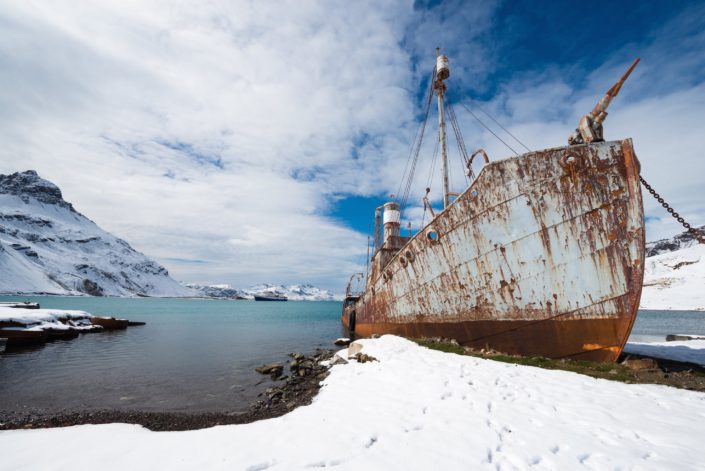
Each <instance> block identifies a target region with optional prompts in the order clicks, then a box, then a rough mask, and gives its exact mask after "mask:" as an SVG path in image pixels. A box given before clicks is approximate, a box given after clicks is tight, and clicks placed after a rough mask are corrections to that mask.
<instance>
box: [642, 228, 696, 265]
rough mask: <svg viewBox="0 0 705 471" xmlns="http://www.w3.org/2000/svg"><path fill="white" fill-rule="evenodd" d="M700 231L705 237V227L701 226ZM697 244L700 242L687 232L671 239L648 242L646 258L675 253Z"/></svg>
mask: <svg viewBox="0 0 705 471" xmlns="http://www.w3.org/2000/svg"><path fill="white" fill-rule="evenodd" d="M698 230H699V231H700V233H702V234H703V235H705V226H700V228H698ZM697 244H698V241H697V240H695V237H693V234H692V233H690V232H687V231H686V232H681V233H680V234H678V235H676V236H674V237H672V238H670V239H660V240H656V241H653V242H647V243H646V256H647V257H653V256H654V255H661V254H663V253H667V252H675V251H676V250H680V249H685V248H688V247H692V246H694V245H697Z"/></svg>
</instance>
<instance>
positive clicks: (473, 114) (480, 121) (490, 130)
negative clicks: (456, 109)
mask: <svg viewBox="0 0 705 471" xmlns="http://www.w3.org/2000/svg"><path fill="white" fill-rule="evenodd" d="M461 105H462V106H463V108H465V111H467V112H468V113H470V114H471V115H472V117H473V118H475V119H476V120H477V122H478V123H480V124H481V125H482V127H484V128H485V129H487V130H488V131H489V132H490V134H492V135H493V136H494V137H496V138H497V139H498V140H499V142H501V143H502V144H504V145H505V146H507V148H508V149H509V150H511V151H512V152H514V154H515V155H519V152H517V151H515V150H514V149H513V148H512V146H510V145H509V144H507V143H506V142H504V140H503V139H502V138H501V137H499V136H498V135H497V134H495V132H494V131H493V130H492V129H490V128H489V127H488V126H487V125H486V124H485V123H484V122H482V120H481V119H480V118H478V116H477V115H476V114H475V113H473V112H472V110H471V109H470V108H468V107H467V105H465V103H461Z"/></svg>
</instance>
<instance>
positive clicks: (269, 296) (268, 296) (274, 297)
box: [255, 291, 289, 301]
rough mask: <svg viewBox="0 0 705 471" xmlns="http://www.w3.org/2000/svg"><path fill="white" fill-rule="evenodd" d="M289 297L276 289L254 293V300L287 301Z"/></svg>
mask: <svg viewBox="0 0 705 471" xmlns="http://www.w3.org/2000/svg"><path fill="white" fill-rule="evenodd" d="M288 300H289V298H287V297H286V295H284V294H282V293H277V292H276V291H273V292H270V293H260V294H255V301H288Z"/></svg>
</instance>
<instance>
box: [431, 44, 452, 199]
mask: <svg viewBox="0 0 705 471" xmlns="http://www.w3.org/2000/svg"><path fill="white" fill-rule="evenodd" d="M449 76H450V68H449V67H448V57H446V56H442V55H441V51H440V48H436V81H435V83H434V84H433V88H434V89H435V90H436V95H438V130H439V132H438V139H439V140H440V142H439V143H440V148H441V172H442V173H443V208H444V209H445V208H447V207H448V205H449V204H450V203H449V201H448V192H449V191H450V190H449V188H448V152H447V148H446V120H445V110H444V108H443V95H444V94H445V91H446V85H445V83H443V80H445V79H447V78H448V77H449Z"/></svg>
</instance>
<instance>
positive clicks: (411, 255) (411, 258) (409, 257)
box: [404, 250, 415, 262]
mask: <svg viewBox="0 0 705 471" xmlns="http://www.w3.org/2000/svg"><path fill="white" fill-rule="evenodd" d="M404 257H406V259H407V260H408V261H409V262H413V261H414V257H415V255H414V252H412V251H411V250H407V251H406V252H404Z"/></svg>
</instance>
